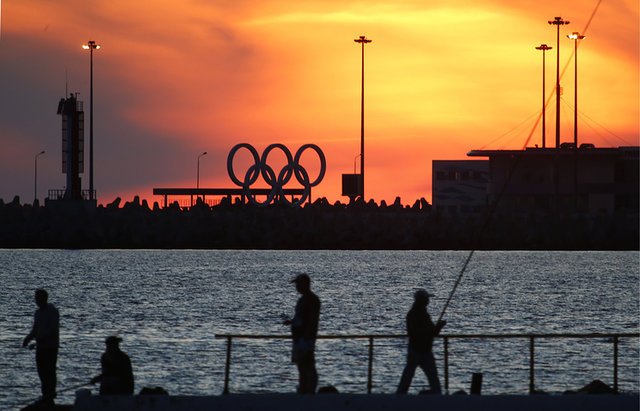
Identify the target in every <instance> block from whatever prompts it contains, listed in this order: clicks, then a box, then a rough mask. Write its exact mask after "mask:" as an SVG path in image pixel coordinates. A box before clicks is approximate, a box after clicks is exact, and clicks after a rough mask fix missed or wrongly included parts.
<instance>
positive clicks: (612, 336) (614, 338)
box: [216, 333, 640, 394]
mask: <svg viewBox="0 0 640 411" xmlns="http://www.w3.org/2000/svg"><path fill="white" fill-rule="evenodd" d="M216 338H218V339H226V340H227V355H226V362H225V370H224V391H223V393H224V394H228V393H229V379H230V369H231V343H232V341H233V339H253V340H256V339H259V340H265V339H266V340H287V339H291V335H273V334H263V335H251V334H216ZM317 338H318V339H319V340H347V339H359V340H362V339H368V340H369V354H368V367H367V370H368V373H367V374H368V375H367V394H371V389H372V387H373V348H374V341H375V340H379V339H398V338H407V335H406V334H347V335H319V336H318V337H317ZM436 338H441V339H442V340H443V345H444V388H445V391H447V392H448V391H449V342H450V340H456V339H459V340H471V339H525V340H528V341H529V393H530V394H533V393H535V341H536V340H540V339H592V338H598V339H607V340H610V341H611V343H612V344H613V352H612V356H613V390H614V391H615V392H616V393H617V392H618V344H619V341H620V338H640V333H589V334H568V333H565V334H441V335H439V336H438V337H436Z"/></svg>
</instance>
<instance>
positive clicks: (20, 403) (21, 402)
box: [12, 382, 92, 408]
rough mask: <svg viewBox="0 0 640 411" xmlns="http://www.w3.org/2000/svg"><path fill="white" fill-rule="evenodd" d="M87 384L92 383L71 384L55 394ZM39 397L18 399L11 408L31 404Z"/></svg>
mask: <svg viewBox="0 0 640 411" xmlns="http://www.w3.org/2000/svg"><path fill="white" fill-rule="evenodd" d="M87 385H92V384H91V382H84V383H82V384H78V385H74V386H72V387H68V388H64V389H62V390H58V391H56V395H57V394H61V393H63V392H67V391H71V390H76V389H78V388H82V387H86V386H87ZM39 399H40V397H38V398H31V399H30V400H26V401H20V402H17V403H15V404H14V405H13V406H12V408H13V407H18V406H23V405H27V404H33V403H35V402H37V401H38V400H39Z"/></svg>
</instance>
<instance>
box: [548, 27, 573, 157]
mask: <svg viewBox="0 0 640 411" xmlns="http://www.w3.org/2000/svg"><path fill="white" fill-rule="evenodd" d="M549 24H551V25H554V26H556V27H557V36H556V55H557V61H556V148H559V147H560V26H563V25H565V24H569V22H568V21H564V20H562V17H556V18H555V19H554V20H549Z"/></svg>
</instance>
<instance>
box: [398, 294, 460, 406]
mask: <svg viewBox="0 0 640 411" xmlns="http://www.w3.org/2000/svg"><path fill="white" fill-rule="evenodd" d="M429 297H430V296H429V293H427V292H426V291H425V290H423V289H422V288H421V289H419V290H418V291H416V293H415V294H414V302H413V306H412V307H411V310H409V312H408V313H407V334H409V349H408V352H407V365H406V366H405V367H404V371H403V372H402V378H401V379H400V384H399V385H398V390H397V391H396V394H406V393H407V391H409V386H410V385H411V380H412V379H413V375H414V374H415V372H416V367H418V366H420V368H422V371H424V373H425V375H426V376H427V379H428V380H429V387H430V388H431V390H430V392H431V393H433V394H441V393H442V388H441V387H440V380H439V379H438V370H437V369H436V361H435V359H434V358H433V352H432V351H431V347H432V345H433V339H434V337H435V336H437V335H438V334H440V330H442V327H444V326H445V324H446V323H447V322H446V321H439V322H438V324H436V325H434V324H433V321H431V317H430V316H429V313H428V312H427V305H429Z"/></svg>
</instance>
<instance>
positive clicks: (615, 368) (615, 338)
mask: <svg viewBox="0 0 640 411" xmlns="http://www.w3.org/2000/svg"><path fill="white" fill-rule="evenodd" d="M613 392H615V393H616V394H617V393H618V336H617V335H614V336H613Z"/></svg>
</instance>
